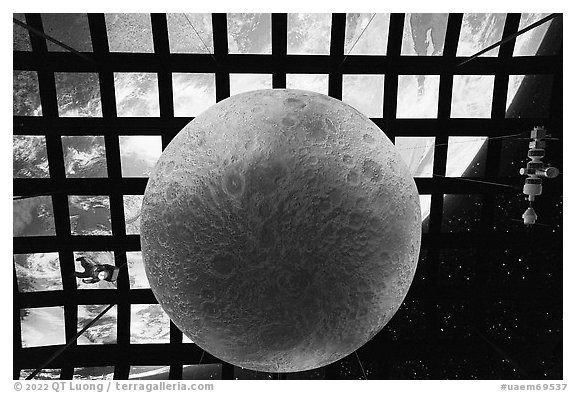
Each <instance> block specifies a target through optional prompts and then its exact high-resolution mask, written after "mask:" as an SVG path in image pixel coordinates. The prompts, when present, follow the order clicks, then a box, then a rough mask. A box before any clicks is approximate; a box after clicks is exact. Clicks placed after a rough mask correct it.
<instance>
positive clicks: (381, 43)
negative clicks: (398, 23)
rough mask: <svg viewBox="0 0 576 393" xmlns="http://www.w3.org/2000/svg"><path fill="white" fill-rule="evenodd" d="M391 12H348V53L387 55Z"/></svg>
mask: <svg viewBox="0 0 576 393" xmlns="http://www.w3.org/2000/svg"><path fill="white" fill-rule="evenodd" d="M389 26H390V14H369V13H364V14H346V37H345V41H344V54H346V55H348V54H349V55H385V54H386V48H387V46H388V30H389Z"/></svg>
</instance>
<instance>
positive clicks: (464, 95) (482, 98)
mask: <svg viewBox="0 0 576 393" xmlns="http://www.w3.org/2000/svg"><path fill="white" fill-rule="evenodd" d="M493 93H494V75H454V84H453V88H452V111H451V113H450V115H451V117H452V118H490V117H491V114H492V97H493Z"/></svg>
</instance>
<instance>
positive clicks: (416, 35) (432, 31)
mask: <svg viewBox="0 0 576 393" xmlns="http://www.w3.org/2000/svg"><path fill="white" fill-rule="evenodd" d="M447 27H448V14H406V15H405V17H404V35H403V37H402V52H401V54H402V56H406V55H408V56H442V54H443V52H444V39H445V38H446V28H447Z"/></svg>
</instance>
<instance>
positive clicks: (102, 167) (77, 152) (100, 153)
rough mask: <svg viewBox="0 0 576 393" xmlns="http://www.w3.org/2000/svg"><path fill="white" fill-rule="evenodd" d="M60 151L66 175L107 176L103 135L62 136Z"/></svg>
mask: <svg viewBox="0 0 576 393" xmlns="http://www.w3.org/2000/svg"><path fill="white" fill-rule="evenodd" d="M62 152H63V153H64V167H65V171H66V177H69V178H96V177H108V166H107V164H106V146H105V143H104V137H103V136H63V137H62Z"/></svg>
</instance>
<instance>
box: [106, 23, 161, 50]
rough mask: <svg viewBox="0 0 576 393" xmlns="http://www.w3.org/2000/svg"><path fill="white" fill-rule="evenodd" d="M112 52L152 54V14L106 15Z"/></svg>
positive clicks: (109, 44)
mask: <svg viewBox="0 0 576 393" xmlns="http://www.w3.org/2000/svg"><path fill="white" fill-rule="evenodd" d="M104 16H105V18H106V30H107V32H108V46H109V47H110V52H131V53H142V52H145V53H152V52H154V44H153V42H152V22H151V20H150V14H105V15H104Z"/></svg>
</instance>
